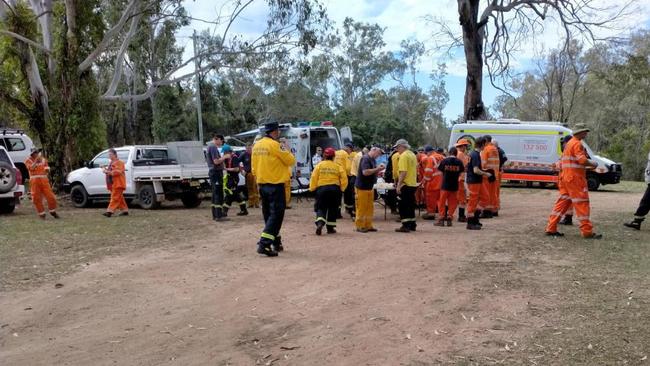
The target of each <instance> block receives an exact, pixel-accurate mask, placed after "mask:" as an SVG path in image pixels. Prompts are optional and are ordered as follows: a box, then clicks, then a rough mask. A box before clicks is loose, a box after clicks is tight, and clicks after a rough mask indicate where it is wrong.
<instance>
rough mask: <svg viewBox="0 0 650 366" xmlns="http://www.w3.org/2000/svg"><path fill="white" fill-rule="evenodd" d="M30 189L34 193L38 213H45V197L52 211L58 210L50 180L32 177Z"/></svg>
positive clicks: (33, 200) (33, 197) (33, 198)
mask: <svg viewBox="0 0 650 366" xmlns="http://www.w3.org/2000/svg"><path fill="white" fill-rule="evenodd" d="M29 190H30V192H31V193H32V202H33V203H34V207H36V213H37V214H39V215H45V207H44V206H43V198H45V200H46V201H47V208H48V210H50V212H54V211H56V207H57V205H56V196H55V195H54V192H52V187H50V181H49V180H48V179H47V178H45V177H42V178H32V179H30V181H29Z"/></svg>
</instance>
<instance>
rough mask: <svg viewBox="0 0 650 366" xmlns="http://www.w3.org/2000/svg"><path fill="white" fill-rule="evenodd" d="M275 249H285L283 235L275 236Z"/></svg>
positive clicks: (277, 250)
mask: <svg viewBox="0 0 650 366" xmlns="http://www.w3.org/2000/svg"><path fill="white" fill-rule="evenodd" d="M273 250H275V251H276V252H278V253H280V252H283V251H284V247H283V246H282V237H281V236H278V237H276V238H275V240H274V241H273Z"/></svg>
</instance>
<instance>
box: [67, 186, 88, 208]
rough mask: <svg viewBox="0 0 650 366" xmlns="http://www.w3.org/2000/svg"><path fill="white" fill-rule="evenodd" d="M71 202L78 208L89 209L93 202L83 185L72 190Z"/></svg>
mask: <svg viewBox="0 0 650 366" xmlns="http://www.w3.org/2000/svg"><path fill="white" fill-rule="evenodd" d="M70 201H72V204H73V205H74V207H76V208H84V207H88V206H89V205H90V202H91V201H90V198H89V197H88V192H87V191H86V188H84V186H83V185H81V184H77V185H75V186H73V187H72V188H71V189H70Z"/></svg>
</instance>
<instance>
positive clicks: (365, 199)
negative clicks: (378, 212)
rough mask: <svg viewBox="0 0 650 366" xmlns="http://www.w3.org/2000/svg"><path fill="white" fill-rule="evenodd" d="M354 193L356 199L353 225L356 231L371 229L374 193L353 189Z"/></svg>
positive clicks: (367, 190)
mask: <svg viewBox="0 0 650 366" xmlns="http://www.w3.org/2000/svg"><path fill="white" fill-rule="evenodd" d="M354 192H355V199H356V205H355V208H356V215H355V216H356V217H355V219H354V225H355V226H356V227H357V229H371V228H372V218H373V216H374V208H375V206H374V205H375V191H374V190H372V189H359V188H356V187H355V188H354Z"/></svg>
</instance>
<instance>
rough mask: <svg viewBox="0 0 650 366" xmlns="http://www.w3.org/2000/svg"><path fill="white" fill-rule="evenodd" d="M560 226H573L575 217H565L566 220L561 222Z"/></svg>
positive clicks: (563, 219)
mask: <svg viewBox="0 0 650 366" xmlns="http://www.w3.org/2000/svg"><path fill="white" fill-rule="evenodd" d="M559 224H560V225H569V226H571V225H573V215H564V218H562V220H560V222H559Z"/></svg>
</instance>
